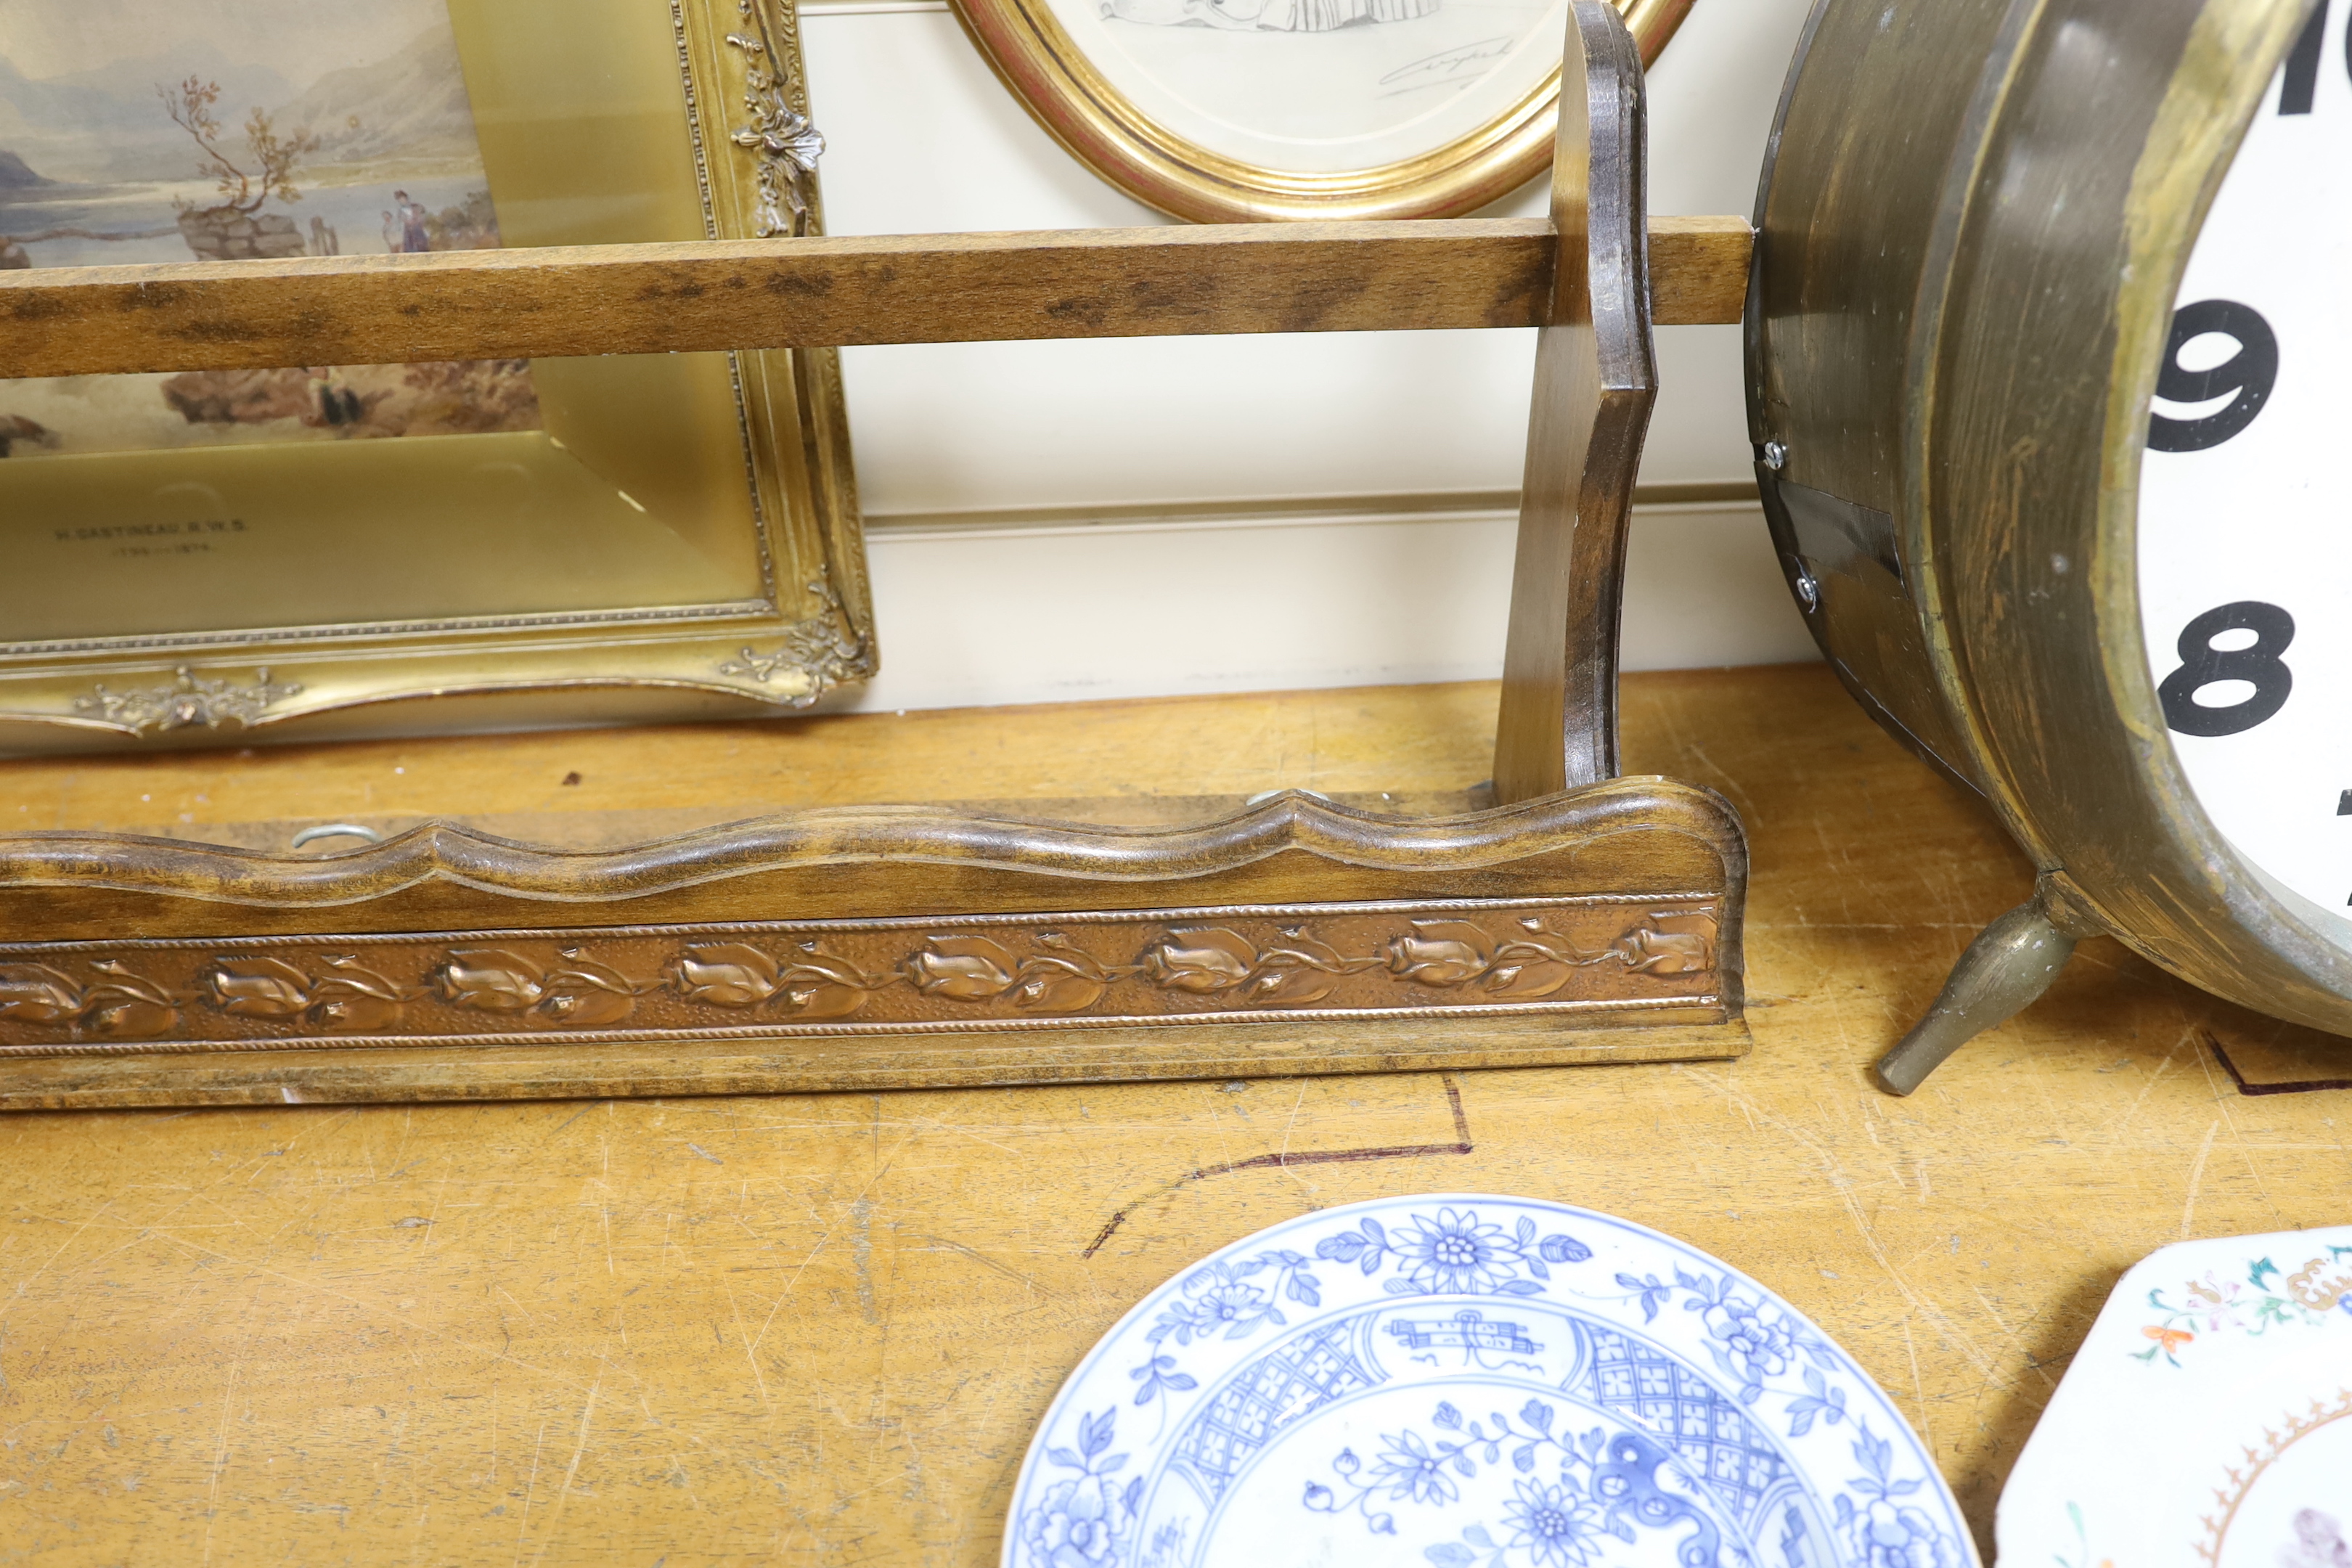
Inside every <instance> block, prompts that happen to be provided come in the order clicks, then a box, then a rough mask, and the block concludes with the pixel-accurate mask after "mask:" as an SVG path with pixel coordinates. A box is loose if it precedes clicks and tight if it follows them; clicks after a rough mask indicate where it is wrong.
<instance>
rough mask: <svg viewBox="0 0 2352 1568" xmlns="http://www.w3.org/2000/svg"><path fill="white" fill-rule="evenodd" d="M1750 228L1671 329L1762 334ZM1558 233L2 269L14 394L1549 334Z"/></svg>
mask: <svg viewBox="0 0 2352 1568" xmlns="http://www.w3.org/2000/svg"><path fill="white" fill-rule="evenodd" d="M1750 238H1751V237H1750V231H1749V228H1748V223H1747V220H1746V219H1744V218H1737V217H1682V218H1655V219H1653V220H1651V226H1650V247H1651V248H1650V263H1651V289H1652V295H1653V299H1654V319H1655V321H1657V323H1658V324H1659V325H1661V326H1673V325H1686V324H1694V323H1700V322H1709V321H1738V319H1739V312H1740V309H1741V305H1742V303H1743V301H1744V300H1745V298H1746V295H1747V287H1748V248H1749V245H1750ZM1553 250H1554V242H1553V237H1552V226H1551V223H1550V221H1549V219H1545V218H1510V219H1475V218H1473V219H1450V220H1443V221H1436V220H1429V221H1422V222H1411V223H1294V224H1237V225H1215V226H1212V225H1202V226H1168V227H1155V228H1116V229H1071V230H1059V231H1048V232H1043V233H1034V234H971V235H914V236H903V237H883V238H862V237H817V238H808V239H787V240H757V241H750V240H729V241H710V242H700V243H688V244H667V245H613V246H569V247H549V248H545V249H516V250H472V251H446V252H439V253H436V254H432V255H425V256H373V257H362V256H341V257H315V258H314V257H297V258H291V259H289V260H281V261H229V262H181V263H163V264H156V265H147V266H135V267H76V268H36V269H29V270H22V271H12V272H0V377H15V376H35V375H85V374H100V373H105V372H114V371H142V370H143V371H167V370H194V369H201V368H205V367H212V366H220V367H232V366H263V365H292V364H375V363H400V362H404V361H424V360H449V359H507V358H515V359H524V358H536V357H543V356H556V355H564V354H609V353H691V352H696V351H702V350H710V349H729V348H743V349H758V348H789V347H817V346H825V345H833V344H846V343H909V342H986V341H997V340H1006V339H1023V338H1121V337H1158V336H1167V335H1178V334H1189V333H1214V332H1333V331H1381V330H1397V329H1402V330H1437V329H1447V328H1465V327H1527V326H1534V325H1537V324H1538V323H1539V322H1540V321H1542V320H1543V318H1544V313H1545V310H1546V308H1547V302H1548V301H1549V297H1550V293H1551V257H1552V254H1553Z"/></svg>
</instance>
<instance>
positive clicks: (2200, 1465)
mask: <svg viewBox="0 0 2352 1568" xmlns="http://www.w3.org/2000/svg"><path fill="white" fill-rule="evenodd" d="M2347 1474H2352V1226H2319V1227H2316V1228H2313V1229H2308V1230H2284V1231H2264V1232H2262V1233H2259V1234H2256V1235H2252V1236H2221V1237H2202V1238H2200V1239H2196V1240H2191V1241H2181V1242H2175V1243H2173V1244H2172V1245H2170V1246H2168V1247H2159V1248H2158V1249H2157V1250H2156V1251H2154V1252H2151V1253H2149V1254H2148V1255H2147V1257H2146V1258H2141V1259H2140V1260H2139V1261H2138V1262H2137V1263H2136V1264H2134V1265H2133V1266H2132V1267H2131V1268H2128V1269H2126V1271H2125V1272H2124V1274H2123V1276H2122V1277H2121V1278H2120V1279H2117V1280H2116V1284H2115V1288H2114V1289H2112V1290H2110V1291H2109V1292H2108V1294H2107V1300H2106V1301H2105V1304H2104V1305H2103V1306H2102V1307H2101V1308H2100V1309H2099V1314H2098V1316H2097V1317H2096V1318H2095V1319H2094V1320H2093V1321H2092V1323H2091V1328H2090V1331H2089V1332H2088V1333H2087V1334H2085V1335H2084V1338H2083V1342H2082V1344H2081V1345H2080V1346H2079V1347H2078V1348H2077V1349H2076V1350H2075V1352H2074V1356H2073V1357H2072V1359H2071V1360H2069V1362H2068V1363H2067V1366H2066V1373H2065V1375H2064V1377H2063V1378H2062V1379H2061V1380H2060V1381H2059V1384H2058V1387H2057V1389H2056V1391H2055V1392H2054V1393H2053V1394H2052V1395H2051V1397H2050V1400H2049V1402H2048V1404H2047V1405H2044V1406H2043V1408H2042V1415H2041V1419H2040V1420H2039V1421H2037V1422H2036V1423H2035V1425H2034V1428H2033V1435H2032V1436H2031V1437H2029V1438H2028V1439H2027V1440H2026V1443H2025V1447H2023V1449H2022V1450H2021V1451H2020V1453H2019V1454H2018V1458H2017V1463H2016V1464H2015V1466H2013V1467H2012V1468H2011V1470H2010V1474H2009V1479H2008V1481H2007V1483H2006V1484H2005V1485H2004V1486H2003V1487H2002V1489H2001V1494H2000V1505H1999V1507H1998V1509H1997V1510H1995V1515H1994V1534H1995V1537H1996V1539H1997V1540H1998V1542H1999V1543H2000V1552H2001V1555H2002V1557H2003V1558H2005V1559H2011V1560H2014V1561H2016V1562H2020V1563H2028V1562H2031V1563H2056V1564H2059V1565H2061V1568H2090V1565H2091V1564H2094V1563H2102V1562H2114V1563H2137V1564H2142V1565H2153V1564H2159V1563H2181V1564H2186V1565H2191V1568H2252V1565H2258V1568H2280V1565H2281V1564H2304V1563H2307V1564H2310V1565H2311V1568H2332V1565H2333V1564H2336V1563H2342V1562H2344V1561H2346V1559H2347V1556H2352V1486H2347V1484H2346V1481H2345V1477H2346V1476H2347Z"/></svg>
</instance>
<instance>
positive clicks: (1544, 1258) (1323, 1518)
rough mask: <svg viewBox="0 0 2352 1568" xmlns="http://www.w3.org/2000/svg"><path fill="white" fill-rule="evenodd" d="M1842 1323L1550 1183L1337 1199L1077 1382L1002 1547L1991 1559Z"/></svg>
mask: <svg viewBox="0 0 2352 1568" xmlns="http://www.w3.org/2000/svg"><path fill="white" fill-rule="evenodd" d="M1974 1561H1975V1556H1974V1549H1973V1547H1972V1545H1971V1543H1970V1542H1969V1533H1968V1531H1967V1528H1966V1527H1965V1525H1963V1523H1962V1522H1961V1520H1960V1513H1959V1510H1958V1508H1957V1507H1956V1506H1955V1505H1954V1504H1953V1501H1952V1497H1951V1493H1950V1492H1949V1491H1948V1490H1947V1489H1946V1488H1945V1486H1944V1482H1943V1479H1942V1478H1941V1477H1940V1476H1938V1475H1937V1472H1936V1468H1935V1466H1934V1464H1933V1463H1931V1462H1930V1460H1929V1459H1928V1457H1927V1453H1926V1452H1925V1451H1924V1450H1923V1449H1922V1448H1921V1447H1920V1446H1919V1442H1918V1439H1917V1438H1916V1437H1915V1436H1913V1435H1912V1432H1911V1429H1910V1427H1909V1426H1907V1425H1906V1424H1905V1422H1904V1420H1903V1418H1902V1416H1901V1415H1897V1414H1896V1413H1895V1407H1894V1405H1891V1404H1890V1403H1889V1402H1888V1401H1887V1398H1886V1395H1885V1394H1884V1393H1882V1392H1881V1391H1880V1390H1879V1388H1878V1385H1877V1384H1874V1383H1873V1382H1871V1380H1870V1379H1869V1378H1868V1377H1867V1376H1865V1375H1864V1373H1863V1372H1862V1369H1861V1368H1859V1367H1857V1366H1856V1365H1855V1364H1854V1363H1853V1361H1852V1360H1851V1359H1849V1358H1848V1357H1847V1356H1846V1354H1845V1353H1844V1352H1843V1351H1841V1350H1839V1349H1838V1348H1837V1347H1836V1346H1835V1345H1833V1344H1832V1343H1831V1342H1830V1341H1829V1339H1828V1337H1827V1336H1826V1335H1824V1334H1823V1333H1822V1331H1820V1330H1819V1329H1817V1328H1815V1327H1814V1326H1813V1325H1812V1324H1811V1323H1810V1322H1808V1321H1805V1319H1804V1318H1802V1317H1801V1316H1800V1315H1799V1314H1798V1313H1797V1311H1796V1310H1794V1309H1793V1308H1791V1307H1790V1305H1789V1304H1788V1303H1787V1302H1785V1301H1783V1300H1780V1298H1779V1297H1777V1296H1774V1295H1773V1294H1772V1293H1771V1292H1770V1291H1769V1290H1767V1289H1764V1288H1763V1287H1762V1286H1760V1285H1759V1284H1757V1283H1756V1282H1755V1281H1754V1280H1752V1279H1748V1277H1747V1276H1745V1275H1743V1274H1741V1273H1739V1272H1738V1271H1737V1270H1735V1269H1732V1268H1726V1267H1725V1266H1724V1265H1723V1264H1722V1263H1720V1262H1718V1261H1717V1260H1716V1259H1715V1258H1709V1257H1708V1256H1707V1255H1706V1254H1705V1253H1703V1252H1700V1251H1697V1250H1696V1249H1695V1248H1693V1247H1685V1246H1684V1245H1683V1244H1682V1243H1680V1242H1677V1241H1675V1240H1673V1239H1672V1238H1670V1237H1664V1236H1661V1235H1659V1234H1658V1233H1657V1232H1656V1231H1654V1230H1649V1229H1646V1228H1644V1227H1643V1226H1638V1225H1633V1224H1630V1223H1628V1222H1627V1221H1624V1220H1622V1219H1612V1218H1611V1217H1610V1216H1609V1215H1601V1214H1595V1213H1593V1212H1592V1211H1591V1210H1590V1209H1579V1208H1570V1207H1568V1206H1566V1205H1561V1204H1550V1203H1543V1202H1539V1201H1538V1200H1535V1199H1530V1198H1510V1197H1495V1196H1480V1195H1470V1194H1431V1195H1426V1196H1421V1197H1402V1198H1383V1199H1381V1200H1379V1201H1377V1202H1373V1203H1366V1204H1356V1205H1350V1206H1349V1207H1346V1208H1336V1209H1326V1210H1324V1211H1323V1212H1321V1213H1319V1214H1312V1215H1305V1216H1303V1217H1301V1218H1298V1219H1295V1220H1290V1221H1287V1222H1286V1223H1285V1224H1282V1225H1278V1226H1274V1227H1273V1228H1272V1229H1269V1230H1262V1231H1260V1232H1258V1233H1257V1234H1256V1235H1255V1236H1253V1237H1248V1238H1247V1239H1245V1240H1243V1241H1238V1242H1235V1243H1234V1245H1232V1246H1231V1247H1226V1248H1224V1249H1223V1251H1221V1252H1219V1253H1217V1254H1216V1255H1215V1256H1213V1257H1212V1258H1209V1259H1207V1260H1206V1261H1205V1262H1203V1263H1202V1264H1200V1265H1199V1266H1198V1267H1196V1268H1188V1269H1186V1270H1185V1271H1184V1272H1183V1273H1181V1274H1180V1275H1179V1276H1177V1277H1176V1278H1175V1279H1171V1280H1170V1281H1169V1282H1168V1283H1167V1284H1165V1285H1163V1286H1161V1287H1160V1289H1157V1290H1155V1291H1153V1292H1152V1293H1151V1294H1150V1296H1148V1297H1146V1298H1145V1299H1144V1300H1143V1302H1142V1303H1141V1304H1140V1305H1139V1306H1138V1307H1137V1308H1136V1309H1135V1310H1133V1311H1131V1312H1129V1313H1128V1315H1127V1316H1126V1317H1125V1318H1123V1319H1121V1320H1120V1321H1119V1323H1118V1327H1116V1328H1114V1329H1113V1330H1111V1331H1110V1332H1109V1333H1108V1334H1107V1335H1105V1336H1104V1338H1103V1340H1102V1342H1100V1343H1099V1344H1097V1346H1096V1347H1095V1348H1094V1350H1093V1352H1091V1353H1089V1354H1088V1355H1087V1359H1086V1360H1085V1361H1084V1362H1083V1363H1080V1364H1079V1366H1078V1369H1077V1371H1076V1372H1075V1373H1072V1374H1071V1376H1070V1380H1069V1382H1067V1383H1066V1384H1064V1385H1063V1387H1062V1392H1061V1394H1059V1395H1058V1396H1057V1397H1056V1398H1055V1401H1054V1405H1053V1408H1052V1409H1051V1410H1050V1411H1048V1412H1047V1414H1046V1416H1045V1423H1044V1425H1043V1426H1040V1427H1039V1428H1038V1432H1037V1436H1036V1439H1035V1440H1034V1442H1033V1443H1032V1444H1031V1445H1030V1448H1029V1457H1028V1458H1027V1460H1026V1462H1025V1463H1024V1465H1023V1467H1022V1471H1021V1479H1020V1481H1019V1483H1018V1485H1017V1486H1016V1487H1015V1489H1014V1490H1013V1511H1012V1517H1011V1518H1010V1520H1008V1521H1007V1527H1006V1530H1005V1539H1004V1557H1003V1562H1004V1568H1227V1565H1233V1564H1249V1565H1256V1564H1265V1563H1282V1564H1302V1565H1303V1564H1311V1563H1326V1564H1336V1563H1346V1564H1348V1565H1349V1568H1432V1565H1434V1568H1971V1565H1972V1564H1973V1563H1974Z"/></svg>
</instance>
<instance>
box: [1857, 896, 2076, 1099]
mask: <svg viewBox="0 0 2352 1568" xmlns="http://www.w3.org/2000/svg"><path fill="white" fill-rule="evenodd" d="M2075 940H2076V934H2075V933H2074V932H2072V931H2066V930H2064V929H2063V928H2062V927H2061V926H2060V925H2059V923H2058V921H2057V920H2056V919H2054V918H2053V909H2052V902H2051V900H2050V897H2049V892H2048V889H2047V885H2046V884H2045V885H2043V886H2041V887H2037V888H2035V889H2034V892H2033V897H2032V898H2031V899H2028V900H2026V901H2025V902H2023V903H2021V904H2020V905H2018V906H2017V908H2015V909H2013V910H2010V911H2009V913H2007V914H2005V915H2003V916H2001V917H2000V919H1999V920H1997V921H1993V922H1992V923H1991V924H1990V925H1989V926H1987V927H1985V928H1984V930H1982V931H1979V932H1978V933H1977V939H1976V941H1974V942H1970V943H1969V950H1968V952H1964V953H1962V954H1960V961H1959V963H1956V964H1954V965H1953V966H1952V973H1951V978H1949V979H1948V980H1946V981H1945V982H1944V989H1943V991H1942V993H1941V994H1939V995H1937V998H1936V1005H1934V1006H1932V1007H1930V1008H1928V1009H1927V1016H1925V1017H1923V1018H1921V1019H1920V1020H1919V1021H1918V1022H1917V1023H1916V1024H1914V1025H1912V1026H1911V1032H1910V1033H1909V1034H1907V1035H1906V1036H1904V1037H1903V1039H1902V1043H1901V1044H1899V1045H1897V1046H1896V1047H1895V1048H1894V1049H1893V1050H1891V1051H1889V1052H1887V1053H1886V1054H1885V1056H1883V1057H1881V1058H1878V1068H1877V1071H1878V1081H1879V1082H1880V1083H1881V1084H1882V1085H1884V1086H1885V1088H1886V1089H1890V1090H1892V1091H1893V1092H1894V1093H1896V1094H1909V1093H1910V1092H1911V1091H1912V1090H1913V1089H1917V1088H1918V1087H1919V1086H1920V1085H1921V1084H1923V1083H1925V1082H1926V1081H1927V1075H1928V1074H1929V1073H1931V1072H1934V1071H1935V1070H1936V1069H1937V1068H1939V1067H1941V1066H1943V1064H1944V1058H1947V1057H1948V1056H1950V1055H1951V1054H1952V1053H1953V1052H1954V1051H1957V1050H1958V1049H1959V1048H1960V1047H1962V1046H1965V1045H1967V1044H1968V1043H1969V1041H1970V1040H1972V1039H1974V1038H1976V1037H1978V1036H1979V1035H1980V1034H1982V1033H1984V1032H1985V1031H1986V1030H1987V1029H1990V1028H1991V1027H1992V1026H1994V1025H1996V1024H2000V1023H2005V1022H2007V1021H2008V1020H2009V1019H2010V1018H2011V1017H2013V1016H2016V1015H2017V1014H2018V1013H2019V1012H2020V1011H2021V1010H2022V1009H2023V1008H2024V1007H2025V1006H2026V1005H2027V1004H2028V1003H2031V1002H2032V1001H2033V1000H2034V999H2035V998H2036V997H2038V996H2040V995H2041V994H2042V993H2043V992H2044V991H2047V990H2049V989H2050V983H2051V982H2052V981H2053V980H2055V979H2057V978H2058V972H2059V971H2060V970H2062V969H2063V968H2065V967H2066V961H2067V960H2068V959H2069V958H2071V957H2073V956H2074V942H2075Z"/></svg>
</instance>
